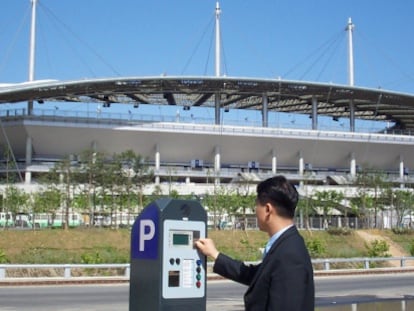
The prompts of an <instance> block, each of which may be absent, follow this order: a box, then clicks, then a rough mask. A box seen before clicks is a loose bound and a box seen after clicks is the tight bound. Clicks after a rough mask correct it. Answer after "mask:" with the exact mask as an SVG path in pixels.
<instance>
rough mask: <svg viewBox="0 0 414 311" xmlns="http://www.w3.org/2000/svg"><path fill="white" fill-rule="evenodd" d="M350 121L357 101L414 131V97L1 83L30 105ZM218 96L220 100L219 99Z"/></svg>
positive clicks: (186, 83) (317, 90) (210, 86)
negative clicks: (210, 110) (216, 110)
mask: <svg viewBox="0 0 414 311" xmlns="http://www.w3.org/2000/svg"><path fill="white" fill-rule="evenodd" d="M264 95H265V96H266V98H267V111H274V112H287V113H299V114H308V115H310V116H312V111H313V110H312V108H313V107H312V102H313V101H314V102H315V100H316V101H317V114H318V115H324V116H330V117H333V118H342V117H343V118H349V117H350V102H351V101H353V104H354V107H355V108H354V113H355V115H354V116H355V118H356V119H364V120H377V121H389V122H393V123H395V127H396V128H399V129H404V130H409V129H414V95H412V94H404V93H398V92H392V91H388V90H383V89H370V88H362V87H352V86H346V85H337V84H329V83H325V84H323V83H314V82H301V81H287V80H274V79H273V80H272V79H254V78H233V77H166V76H162V77H115V78H106V79H84V80H73V81H57V80H39V81H33V82H25V83H18V84H7V85H6V84H1V85H0V104H4V103H17V102H25V101H37V102H39V103H41V102H43V101H56V102H76V103H79V102H85V103H90V102H100V103H103V104H104V106H105V104H106V105H110V104H111V103H121V104H149V105H177V106H183V107H187V108H190V107H196V106H199V107H200V106H203V107H216V103H217V102H218V103H219V105H220V107H221V108H224V109H252V110H262V109H263V102H264V101H263V98H264ZM216 97H217V98H218V99H219V101H216Z"/></svg>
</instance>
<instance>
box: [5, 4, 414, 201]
mask: <svg viewBox="0 0 414 311" xmlns="http://www.w3.org/2000/svg"><path fill="white" fill-rule="evenodd" d="M216 10H217V13H216V14H217V20H216V22H217V23H218V22H219V15H220V13H219V11H220V9H219V7H218V5H217V8H216ZM217 28H219V27H217ZM348 28H349V29H348V30H349V35H350V38H351V39H350V41H351V42H352V22H351V21H349V24H348ZM217 36H218V37H219V34H218V35H217ZM216 43H217V45H219V40H217V41H216ZM217 50H218V51H220V47H216V51H217ZM219 54H220V53H217V54H216V57H217V58H218V59H216V66H218V67H216V76H214V77H205V76H157V77H155V76H154V77H116V78H99V79H82V80H72V81H59V80H37V81H36V80H33V81H28V82H24V83H17V84H7V85H6V84H2V85H1V86H0V104H8V107H13V105H14V104H16V108H8V109H2V110H1V119H0V121H1V129H2V135H0V136H1V137H0V145H1V147H2V150H1V154H2V155H4V154H5V153H6V150H10V151H11V153H12V155H13V160H14V162H15V166H14V168H12V169H9V168H7V167H6V165H5V162H6V160H5V159H4V156H3V167H2V173H3V174H4V173H6V172H7V171H8V170H14V171H15V170H17V171H19V172H22V175H21V176H22V180H21V185H20V186H21V187H22V188H24V189H26V190H27V191H36V189H37V188H38V187H39V182H38V180H39V177H40V176H41V175H42V174H44V173H46V172H48V171H50V170H51V169H52V168H53V167H54V166H55V164H56V163H58V162H60V161H62V159H64V158H66V157H68V156H69V157H70V159H71V160H72V161H74V162H76V161H77V157H78V156H79V155H80V154H81V153H82V151H84V150H87V149H93V150H95V151H99V152H104V153H106V154H114V153H117V152H121V151H124V150H128V149H131V150H133V151H134V152H136V153H137V154H140V155H142V156H143V157H145V158H146V159H147V160H148V163H149V165H150V166H151V168H152V170H153V172H154V179H153V182H152V183H151V184H149V185H148V186H147V187H146V189H145V193H147V194H150V193H152V192H153V191H154V188H155V187H156V186H158V187H160V189H161V190H162V192H163V193H168V189H170V188H171V181H172V180H173V187H174V189H175V190H176V191H177V192H178V193H180V194H186V195H188V194H194V195H197V196H203V195H204V194H206V193H212V192H213V191H214V189H215V187H217V186H218V185H220V186H229V187H231V186H235V185H237V184H238V183H239V182H240V181H243V182H248V183H251V184H252V185H254V184H256V183H257V182H259V181H261V180H263V179H265V178H267V177H270V176H273V175H275V174H283V175H285V176H286V177H287V178H288V179H290V180H292V182H294V183H295V184H296V185H297V186H298V189H299V191H300V194H301V195H302V196H306V195H309V194H311V193H312V192H314V191H317V190H318V189H334V190H338V191H345V190H344V189H346V192H347V195H346V197H348V198H349V197H352V196H354V195H355V194H356V188H355V187H354V186H353V183H354V181H355V179H356V176H357V174H358V173H359V172H361V171H381V172H383V173H384V174H385V176H386V179H387V181H389V182H391V183H392V184H393V185H394V186H395V187H401V188H404V187H409V186H410V185H411V184H412V183H413V181H414V179H413V178H412V176H411V173H410V168H414V158H413V157H412V156H411V155H412V154H414V138H413V136H412V131H413V130H414V95H412V94H406V93H400V92H394V91H388V90H384V89H372V88H362V87H357V86H354V85H353V78H352V76H351V77H350V83H349V85H338V84H332V83H315V82H303V81H291V80H283V79H258V78H244V77H225V76H222V75H221V74H220V65H217V64H220V59H219V57H220V55H219ZM350 59H352V49H350ZM350 66H351V68H350V72H351V73H352V72H353V68H352V62H350ZM24 102H27V106H26V107H25V108H21V106H17V104H21V103H24ZM45 102H48V103H53V105H55V109H50V110H47V109H43V108H42V105H43V103H45ZM71 103H77V104H78V103H85V105H88V104H91V103H92V104H94V105H95V106H96V105H98V107H100V108H99V109H96V110H80V111H74V110H70V109H67V110H65V108H63V107H69V105H70V104H71ZM111 106H123V107H128V111H127V112H121V113H116V112H107V111H105V110H106V108H109V107H111ZM142 106H154V107H164V106H168V107H176V109H177V114H176V115H174V116H166V115H159V116H147V115H143V114H141V113H140V112H139V110H140V107H142ZM200 108H205V109H210V111H212V112H213V114H214V118H213V120H209V119H207V118H206V119H201V118H193V117H192V115H190V116H189V117H188V116H187V117H183V116H181V115H180V113H179V112H180V111H186V112H189V111H190V112H191V111H192V110H193V109H200ZM235 110H239V111H253V112H255V113H259V114H260V115H261V122H260V123H259V124H250V123H248V122H247V120H246V119H245V120H239V122H238V123H237V125H235V124H231V122H224V121H223V120H224V117H223V116H224V115H225V114H226V113H228V112H231V111H235ZM123 111H125V109H124V110H123ZM278 114H284V115H289V116H298V117H306V118H308V119H309V120H310V121H309V127H308V128H295V126H294V122H293V121H294V120H292V122H291V124H290V126H289V127H287V126H284V125H283V124H282V122H278V121H277V119H274V116H275V115H276V116H277V115H278ZM187 115H188V114H187ZM320 118H330V119H332V120H333V121H334V122H335V121H337V120H339V119H341V120H346V123H341V127H340V128H337V129H334V130H332V129H324V128H321V127H320V125H319V124H318V120H320ZM366 120H368V121H378V123H380V124H387V126H384V127H383V128H382V129H376V130H375V131H362V130H359V128H358V122H363V121H366ZM252 189H254V188H252Z"/></svg>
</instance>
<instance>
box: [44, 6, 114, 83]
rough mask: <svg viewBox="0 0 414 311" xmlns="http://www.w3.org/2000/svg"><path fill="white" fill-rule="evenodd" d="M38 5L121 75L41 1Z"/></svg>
mask: <svg viewBox="0 0 414 311" xmlns="http://www.w3.org/2000/svg"><path fill="white" fill-rule="evenodd" d="M39 4H40V7H41V8H42V9H43V10H44V11H45V12H47V13H48V14H49V15H50V16H52V17H53V18H54V19H55V20H56V21H57V22H58V23H59V24H60V25H62V27H63V28H64V29H66V31H68V32H69V33H70V34H71V35H72V36H73V37H74V38H75V39H77V40H78V41H79V42H80V43H82V44H83V45H84V46H85V47H87V48H88V49H89V51H90V52H91V53H92V54H93V55H94V56H95V57H97V58H98V59H99V60H100V61H101V62H102V63H103V64H104V65H105V66H107V67H108V68H109V69H110V70H112V72H113V73H114V74H115V75H117V76H121V74H120V73H119V72H118V71H117V70H116V69H115V68H114V67H113V66H112V65H111V64H110V63H109V62H107V61H106V60H105V59H104V58H103V56H102V55H101V54H99V53H98V51H96V50H95V49H94V48H93V47H92V46H91V45H90V44H88V43H87V42H86V41H85V40H83V39H82V38H80V37H79V36H78V35H76V34H75V32H74V31H73V30H72V29H71V28H70V27H69V26H68V25H67V24H65V23H64V22H62V21H61V20H60V19H59V18H58V17H57V16H56V14H54V13H53V12H52V11H51V10H50V9H49V8H47V7H46V6H44V5H43V4H42V3H39Z"/></svg>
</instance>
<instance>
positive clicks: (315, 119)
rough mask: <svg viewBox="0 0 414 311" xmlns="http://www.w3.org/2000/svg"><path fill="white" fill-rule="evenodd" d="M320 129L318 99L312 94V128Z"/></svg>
mask: <svg viewBox="0 0 414 311" xmlns="http://www.w3.org/2000/svg"><path fill="white" fill-rule="evenodd" d="M317 129H318V100H317V99H316V97H315V96H312V130H317Z"/></svg>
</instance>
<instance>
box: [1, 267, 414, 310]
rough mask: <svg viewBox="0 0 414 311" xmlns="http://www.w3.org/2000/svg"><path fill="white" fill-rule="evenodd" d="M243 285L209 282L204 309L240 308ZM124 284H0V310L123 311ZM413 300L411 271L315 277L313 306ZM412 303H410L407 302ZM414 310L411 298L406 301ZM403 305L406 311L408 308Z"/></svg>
mask: <svg viewBox="0 0 414 311" xmlns="http://www.w3.org/2000/svg"><path fill="white" fill-rule="evenodd" d="M245 289H246V288H245V287H244V286H242V285H239V284H235V283H233V282H228V281H214V282H213V281H212V282H209V284H208V287H207V297H208V298H207V310H209V311H210V310H211V311H213V310H223V311H236V310H243V303H242V296H243V293H244V291H245ZM128 292H129V285H128V284H121V285H120V284H118V285H72V286H37V287H36V286H30V287H29V286H19V287H0V310H1V311H15V310H16V311H17V310H19V311H29V310H30V311H52V310H53V311H55V310H60V311H81V310H82V311H84V310H88V311H93V310H99V311H114V310H116V311H127V310H128V294H129V293H128ZM378 298H380V299H387V298H406V299H414V274H400V275H381V276H379V275H368V276H347V277H343V276H342V277H325V278H317V279H316V304H317V306H331V305H337V304H341V303H352V302H358V301H373V300H375V299H378ZM411 303H412V304H411ZM410 308H413V309H414V301H411V302H410ZM410 308H407V310H412V309H410Z"/></svg>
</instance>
